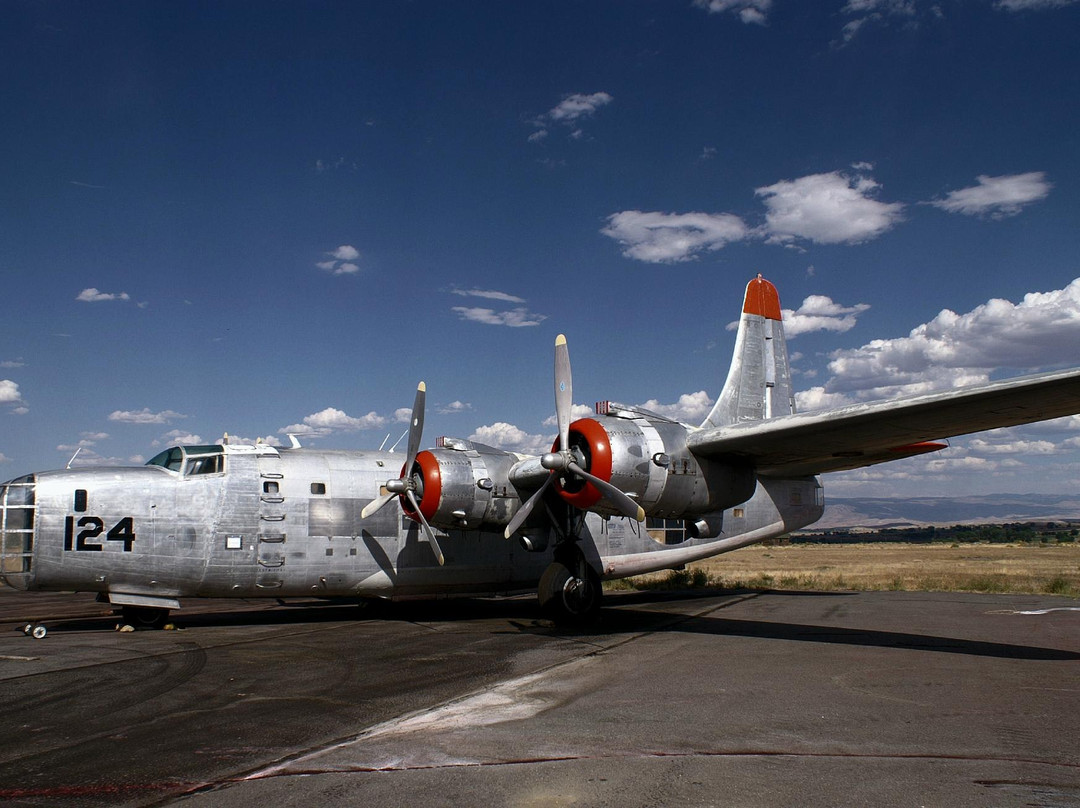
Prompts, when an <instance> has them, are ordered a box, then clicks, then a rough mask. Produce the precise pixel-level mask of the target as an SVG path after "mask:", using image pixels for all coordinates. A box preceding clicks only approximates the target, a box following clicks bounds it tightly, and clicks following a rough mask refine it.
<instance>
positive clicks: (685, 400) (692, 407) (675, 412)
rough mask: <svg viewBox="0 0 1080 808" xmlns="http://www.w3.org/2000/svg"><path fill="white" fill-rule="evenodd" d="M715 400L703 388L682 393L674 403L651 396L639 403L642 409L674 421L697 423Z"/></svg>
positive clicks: (702, 418)
mask: <svg viewBox="0 0 1080 808" xmlns="http://www.w3.org/2000/svg"><path fill="white" fill-rule="evenodd" d="M715 403H716V402H715V401H714V400H713V399H712V398H711V397H710V396H709V394H708V393H706V392H705V391H704V390H698V391H697V392H696V393H683V394H682V395H681V396H679V400H678V401H676V402H675V403H674V404H662V403H660V401H659V400H658V399H655V398H651V399H649V400H648V401H646V402H645V403H644V404H641V405H639V406H640V407H641V408H642V409H643V410H649V411H651V412H655V413H656V414H657V415H663V416H666V417H668V418H671V419H673V420H675V421H681V422H682V423H685V424H698V423H701V422H702V421H703V420H705V416H706V415H708V414H709V410H711V409H712V406H713V404H715Z"/></svg>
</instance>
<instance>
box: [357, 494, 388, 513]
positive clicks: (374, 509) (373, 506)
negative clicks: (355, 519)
mask: <svg viewBox="0 0 1080 808" xmlns="http://www.w3.org/2000/svg"><path fill="white" fill-rule="evenodd" d="M396 496H397V494H393V493H386V494H383V495H382V496H380V497H376V498H375V499H373V500H371V502H369V503H368V504H367V505H365V506H364V509H363V510H362V511H360V518H361V519H367V518H368V517H369V516H373V515H374V514H376V513H378V512H379V511H380V510H382V507H383V505H385V504H386V503H387V502H389V501H390V500H392V499H393V498H394V497H396Z"/></svg>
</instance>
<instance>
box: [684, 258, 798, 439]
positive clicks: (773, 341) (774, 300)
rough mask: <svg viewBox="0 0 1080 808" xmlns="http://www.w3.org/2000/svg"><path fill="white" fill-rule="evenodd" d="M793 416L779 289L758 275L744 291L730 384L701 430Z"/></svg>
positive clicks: (728, 381)
mask: <svg viewBox="0 0 1080 808" xmlns="http://www.w3.org/2000/svg"><path fill="white" fill-rule="evenodd" d="M793 412H795V398H794V395H793V392H792V389H791V370H790V368H789V367H788V355H787V343H786V342H785V341H784V323H783V319H782V315H781V313H780V296H779V294H777V292H776V287H775V286H773V285H772V284H771V283H769V282H768V281H767V280H765V279H764V278H762V277H761V276H760V275H758V276H757V277H756V278H755V279H754V280H752V281H750V283H749V284H747V286H746V299H745V301H744V302H743V310H742V319H741V320H740V321H739V332H738V334H737V336H736V337H735V355H734V356H733V357H732V360H731V369H730V370H729V371H728V377H727V381H726V382H725V383H724V389H723V391H722V392H721V393H720V398H719V399H717V401H716V404H715V405H714V406H713V408H712V411H711V412H710V413H709V415H708V417H707V418H706V419H705V421H704V422H703V423H702V424H701V426H702V427H721V426H731V425H732V424H739V423H742V422H744V421H762V420H764V419H766V418H774V417H776V416H778V415H790V414H791V413H793Z"/></svg>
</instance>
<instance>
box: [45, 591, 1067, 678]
mask: <svg viewBox="0 0 1080 808" xmlns="http://www.w3.org/2000/svg"><path fill="white" fill-rule="evenodd" d="M767 594H769V590H740V591H731V590H718V589H701V590H686V591H677V592H672V591H660V592H625V593H624V592H619V593H617V594H616V595H615V596H614V597H609V598H608V599H607V603H608V605H609V606H611V607H614V608H606V609H604V610H603V612H602V614H601V617H600V618H599V619H598V620H597V621H595V622H594V623H593V624H591V625H588V626H583V627H580V628H567V627H562V626H556V625H554V624H553V623H552V622H551V621H550V620H546V619H543V617H542V616H541V614H540V612H539V610H538V607H537V605H536V601H535V599H533V598H531V597H513V598H499V599H455V600H442V601H418V602H405V603H372V604H367V605H366V606H359V605H356V604H341V603H328V602H326V601H320V600H297V601H280V602H278V603H276V604H274V605H272V606H271V605H269V604H268V605H267V608H252V607H251V606H250V605H248V607H247V608H242V609H236V608H229V607H227V606H223V607H222V608H221V609H220V610H215V609H212V608H211V609H206V610H199V611H192V612H181V613H179V614H177V615H176V619H177V623H178V625H180V626H181V627H182V628H184V629H196V628H207V627H228V626H282V625H298V626H299V625H304V624H318V623H331V622H348V621H353V620H357V621H360V620H382V621H387V622H419V623H459V624H464V623H477V624H479V623H488V622H491V625H490V627H489V630H490V631H491V632H492V633H506V632H513V633H530V634H536V635H537V636H547V637H566V638H575V639H585V638H588V637H608V638H610V637H612V636H615V635H623V634H641V633H651V632H684V633H689V634H700V635H706V636H723V637H747V638H754V639H772V640H780V641H795V642H810V643H826V644H834V645H854V646H866V647H874V648H896V649H904V650H911V651H933V652H938V653H946V654H961V655H967V656H978V657H996V658H1001V659H1022V660H1032V661H1034V660H1044V661H1073V660H1080V653H1078V652H1075V651H1068V650H1064V649H1059V648H1043V647H1037V646H1029V645H1017V644H1011V643H1000V642H987V641H983V640H969V639H962V638H957V637H942V636H935V635H929V634H917V633H911V632H896V631H880V630H873V629H854V628H844V627H840V626H816V625H808V624H799V623H788V622H779V621H775V620H741V619H734V618H728V617H724V616H722V615H718V614H715V613H712V614H704V615H702V614H699V615H693V614H691V615H687V614H684V613H679V612H676V611H666V610H664V609H663V607H664V605H665V604H681V603H686V602H688V601H695V600H707V599H716V598H725V597H728V598H731V602H732V603H735V602H739V601H742V600H744V599H746V598H747V597H757V596H761V595H767ZM780 594H783V596H784V597H789V596H805V597H814V598H823V597H829V598H833V597H841V598H843V597H851V596H853V595H855V594H856V593H851V592H788V591H784V592H782V593H780ZM723 605H724V604H723V603H721V604H719V606H718V608H723ZM117 619H118V618H116V617H87V618H82V619H69V620H64V621H63V622H61V623H58V624H56V625H55V626H54V627H51V628H50V631H57V632H65V631H88V630H91V631H92V630H101V629H102V628H103V627H105V626H109V627H111V624H114V623H116V621H117Z"/></svg>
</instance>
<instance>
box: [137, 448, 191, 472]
mask: <svg viewBox="0 0 1080 808" xmlns="http://www.w3.org/2000/svg"><path fill="white" fill-rule="evenodd" d="M183 464H184V453H183V452H182V451H180V447H179V446H174V447H173V448H171V449H166V450H165V451H164V452H162V453H161V454H157V455H154V456H153V457H151V458H150V459H149V460H147V461H146V465H148V466H161V467H162V468H166V469H168V470H169V471H180V467H181V466H182V465H183Z"/></svg>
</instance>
